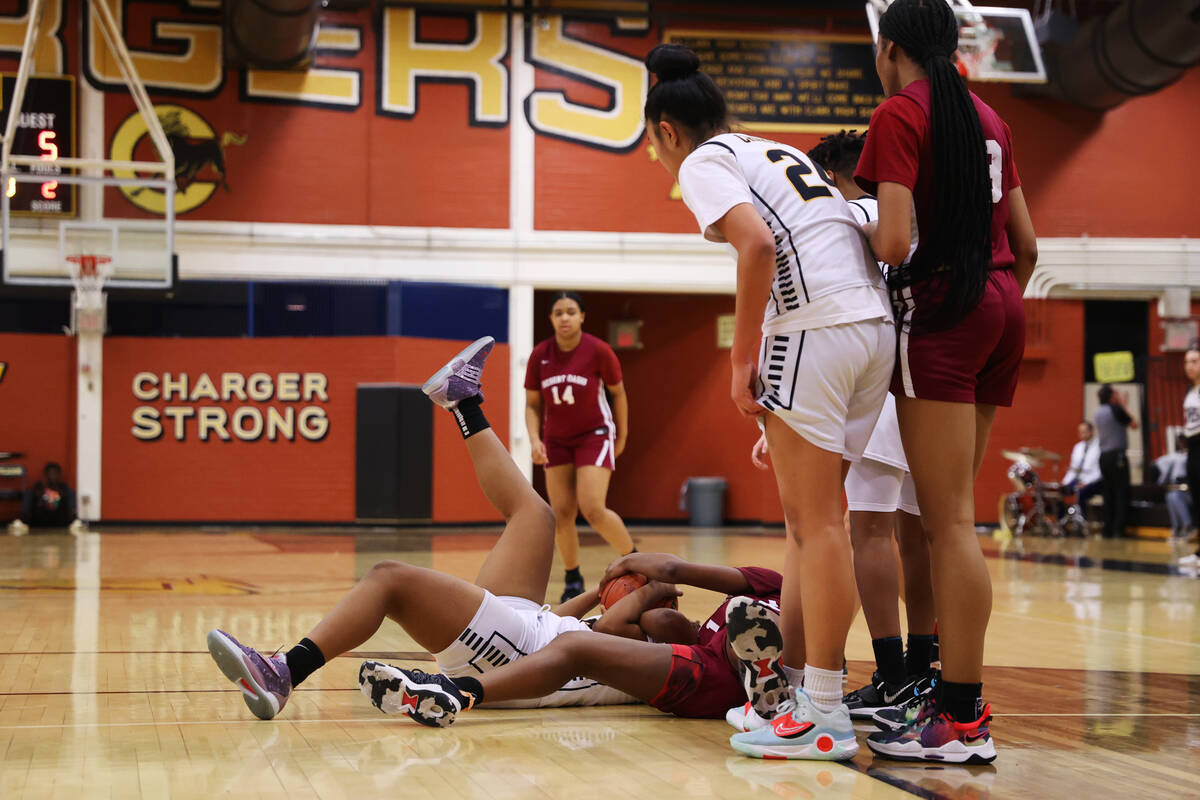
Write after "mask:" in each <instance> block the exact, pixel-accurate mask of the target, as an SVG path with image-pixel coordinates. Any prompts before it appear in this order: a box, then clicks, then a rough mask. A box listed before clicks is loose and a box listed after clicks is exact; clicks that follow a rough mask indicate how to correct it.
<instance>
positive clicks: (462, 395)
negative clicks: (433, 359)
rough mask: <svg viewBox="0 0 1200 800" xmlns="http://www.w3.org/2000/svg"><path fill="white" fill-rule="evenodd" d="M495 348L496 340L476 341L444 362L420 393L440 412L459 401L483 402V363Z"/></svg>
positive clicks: (489, 338) (451, 407) (487, 338)
mask: <svg viewBox="0 0 1200 800" xmlns="http://www.w3.org/2000/svg"><path fill="white" fill-rule="evenodd" d="M495 345H496V340H495V339H493V338H492V337H491V336H484V337H483V338H482V339H476V340H475V341H474V342H472V343H471V344H470V345H468V346H467V347H466V348H465V349H464V350H463V351H462V352H460V353H459V354H458V355H456V356H455V357H454V358H452V359H450V360H449V361H448V362H446V366H444V367H442V368H441V369H439V370H438V371H437V372H435V373H433V376H432V377H431V378H430V379H429V380H427V381H425V385H424V386H422V387H421V391H422V392H424V393H425V394H426V395H427V396H428V397H429V399H430V400H432V401H433V402H435V403H437V404H438V405H439V406H441V407H442V408H450V409H453V408H456V407H457V406H458V404H459V403H460V402H461V401H463V400H466V399H467V398H468V397H474V396H475V395H479V396H480V399H481V400H482V399H483V391H482V389H481V388H480V381H481V380H482V379H483V363H484V362H485V361H487V357H488V354H489V353H491V352H492V348H493V347H495Z"/></svg>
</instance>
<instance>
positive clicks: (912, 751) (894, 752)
mask: <svg viewBox="0 0 1200 800" xmlns="http://www.w3.org/2000/svg"><path fill="white" fill-rule="evenodd" d="M991 720H992V707H991V706H990V705H985V706H984V707H983V709H982V710H981V711H980V713H979V719H976V720H972V721H971V722H956V721H955V720H953V719H952V718H951V717H950V715H949V714H946V713H945V712H944V711H943V710H942V709H941V707H940V705H939V703H938V702H937V700H936V698H932V697H931V698H927V699H926V700H925V701H924V704H923V705H922V707H921V710H920V712H919V713H918V714H917V718H916V719H915V720H914V721H913V722H912V723H911V724H910V725H908V726H907V727H904V728H901V729H900V730H898V731H879V732H878V733H873V734H871V735H870V736H868V737H867V746H868V747H870V748H871V750H872V751H874V752H875V753H878V754H879V755H881V756H886V757H888V758H894V759H897V760H899V761H937V762H939V763H953V764H990V763H991V762H993V761H995V760H996V745H995V744H994V743H993V742H992V737H991V732H990V731H989V729H988V723H989V722H991Z"/></svg>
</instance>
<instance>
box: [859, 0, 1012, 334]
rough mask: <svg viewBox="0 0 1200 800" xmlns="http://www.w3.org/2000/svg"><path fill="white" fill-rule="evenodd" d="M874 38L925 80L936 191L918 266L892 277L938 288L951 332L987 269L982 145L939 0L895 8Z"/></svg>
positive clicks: (951, 23) (953, 25) (947, 12)
mask: <svg viewBox="0 0 1200 800" xmlns="http://www.w3.org/2000/svg"><path fill="white" fill-rule="evenodd" d="M879 34H880V36H882V37H883V38H884V39H888V40H890V41H892V42H894V43H895V44H896V45H897V46H898V47H900V48H901V49H902V50H904V52H905V53H907V54H908V55H909V57H910V58H912V59H913V61H915V62H916V63H917V64H919V65H920V66H921V68H922V69H924V70H925V73H926V74H927V75H928V76H929V96H930V106H931V117H932V120H931V121H932V125H931V132H932V143H933V174H934V178H935V180H936V187H937V188H936V191H935V192H934V208H933V211H934V218H935V219H936V220H937V228H936V229H935V230H934V231H930V232H929V233H926V232H925V231H922V232H921V243H920V247H919V251H918V260H916V261H914V263H913V264H912V265H911V267H910V269H909V270H899V271H897V272H896V275H897V277H898V279H899V280H900V281H903V282H908V283H911V282H915V281H922V280H930V279H932V280H935V281H937V283H938V284H940V285H941V286H943V287H944V294H943V299H942V305H941V307H940V308H938V309H937V311H936V312H935V314H934V319H936V320H940V321H941V322H942V323H943V324H948V325H953V324H954V323H956V322H958V321H959V320H960V319H962V318H963V317H964V316H965V315H966V314H968V313H969V312H971V311H972V310H973V309H974V308H975V307H976V306H977V305H979V301H980V299H982V297H983V292H984V288H985V287H986V285H987V280H988V271H989V270H990V269H991V264H992V190H991V178H990V176H989V174H988V155H987V145H986V144H985V142H984V138H983V127H982V125H981V124H980V122H979V114H978V112H977V111H976V110H975V103H974V101H973V100H972V99H971V93H970V92H969V91H968V90H967V84H966V81H964V80H963V77H962V76H961V75H960V74H959V72H958V69H957V67H956V66H955V63H954V51H955V50H956V49H957V48H958V19H957V17H955V15H954V11H953V10H952V9H951V8H950V6H949V5H948V4H947V3H946V0H895V2H893V3H892V4H891V5H890V6H888V9H887V11H885V12H884V14H883V16H882V17H881V18H880V20H879ZM906 272H907V273H908V274H905V273H906Z"/></svg>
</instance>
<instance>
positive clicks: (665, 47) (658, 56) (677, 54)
mask: <svg viewBox="0 0 1200 800" xmlns="http://www.w3.org/2000/svg"><path fill="white" fill-rule="evenodd" d="M646 69H648V70H650V71H651V72H653V73H654V74H655V75H657V76H658V79H659V80H660V81H677V80H679V79H681V78H686V77H688V76H689V75H694V74H696V73H697V72H699V71H700V57H699V56H697V55H696V54H695V53H693V52H692V50H691V48H689V47H685V46H684V45H681V44H660V45H657V46H656V47H655V48H654V49H653V50H651V51H650V53H649V55H647V56H646Z"/></svg>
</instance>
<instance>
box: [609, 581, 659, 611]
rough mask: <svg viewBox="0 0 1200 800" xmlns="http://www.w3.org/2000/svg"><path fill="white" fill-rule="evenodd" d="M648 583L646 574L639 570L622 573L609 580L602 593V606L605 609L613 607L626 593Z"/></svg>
mask: <svg viewBox="0 0 1200 800" xmlns="http://www.w3.org/2000/svg"><path fill="white" fill-rule="evenodd" d="M647 583H648V581H647V580H646V576H645V575H642V574H640V573H637V572H631V573H629V574H628V575H622V576H621V577H619V578H614V579H613V580H611V581H609V583H608V586H605V587H604V591H603V592H601V593H600V608H601V609H603V610H604V611H607V610H608V609H610V608H612V607H613V606H615V605H616V604H617V601H618V600H620V599H621V598H622V597H624V596H625V595H627V594H629V593H630V592H632V591H634V590H636V589H640V588H641V587H643V586H645V585H646V584H647Z"/></svg>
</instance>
